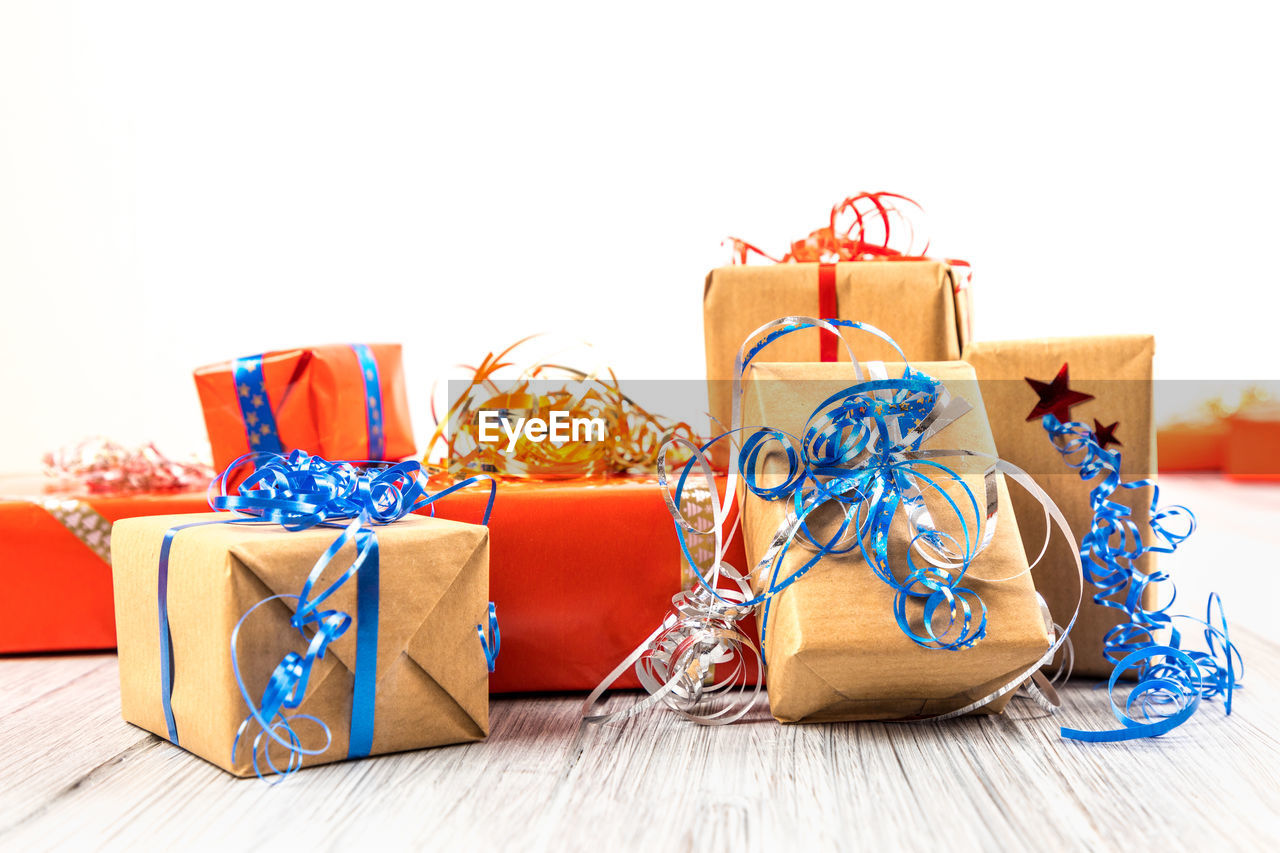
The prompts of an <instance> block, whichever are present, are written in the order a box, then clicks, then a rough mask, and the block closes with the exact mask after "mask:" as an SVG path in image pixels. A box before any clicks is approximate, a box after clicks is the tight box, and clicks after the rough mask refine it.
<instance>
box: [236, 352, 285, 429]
mask: <svg viewBox="0 0 1280 853" xmlns="http://www.w3.org/2000/svg"><path fill="white" fill-rule="evenodd" d="M231 375H232V377H233V378H234V379H235V384H236V399H237V400H239V401H240V420H241V422H242V423H244V432H245V438H246V440H247V441H248V442H249V451H250V452H251V453H252V452H258V451H261V452H263V453H284V446H283V445H282V444H281V443H280V435H279V432H278V431H277V430H276V416H275V414H274V413H273V412H272V411H271V400H270V398H268V397H267V386H266V383H265V382H264V381H263V378H262V356H261V355H250V356H246V357H244V358H237V359H236V360H235V361H233V362H232V363H231Z"/></svg>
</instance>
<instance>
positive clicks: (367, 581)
mask: <svg viewBox="0 0 1280 853" xmlns="http://www.w3.org/2000/svg"><path fill="white" fill-rule="evenodd" d="M357 466H360V467H357ZM249 469H251V472H250V473H249V474H248V476H247V477H245V479H244V481H243V482H242V483H241V484H240V485H239V487H238V488H237V489H236V490H235V492H234V493H232V494H228V492H227V487H228V484H229V483H230V482H233V481H234V480H235V478H236V476H238V475H239V474H240V473H241V472H243V471H245V470H249ZM484 482H487V483H488V486H489V500H488V503H487V504H486V506H485V511H484V518H483V521H482V523H484V524H487V523H488V521H489V514H490V512H491V511H492V509H493V502H494V496H495V494H496V488H497V484H496V483H495V482H494V481H493V480H492V478H489V477H486V476H483V475H480V476H475V477H470V478H468V479H466V480H462V481H460V482H458V483H455V484H453V485H451V486H450V487H448V488H447V489H443V490H441V491H439V492H436V493H435V494H429V493H428V492H427V491H426V486H425V477H424V475H423V474H422V468H421V465H420V464H419V463H417V462H400V463H396V464H387V463H380V462H367V463H353V462H329V461H328V460H325V459H322V458H320V457H318V456H310V455H308V454H307V453H305V452H303V451H301V450H295V451H293V452H292V453H290V454H289V455H288V456H287V457H285V456H281V455H279V454H275V453H250V454H246V455H244V456H242V457H240V458H239V459H237V460H236V461H235V462H233V463H232V464H231V466H230V467H228V468H227V470H226V471H224V472H223V473H222V474H221V475H219V476H218V477H217V478H215V479H214V481H213V482H212V483H211V484H210V487H209V492H210V500H209V503H210V506H212V507H213V508H214V509H215V510H227V511H231V512H235V513H238V514H240V515H241V516H242V517H241V518H234V519H227V520H225V521H222V520H219V521H205V522H195V523H193V524H183V525H178V526H176V527H173V528H171V529H170V530H168V531H167V532H166V533H165V537H164V541H163V544H162V546H161V551H160V566H159V573H158V585H157V593H158V598H159V606H160V658H161V661H160V664H161V702H162V704H163V706H164V714H165V722H166V724H167V726H168V731H169V739H170V740H171V741H172V742H173V743H175V744H177V743H178V731H177V725H176V722H175V720H174V716H173V708H172V694H173V675H174V672H173V638H172V634H171V632H170V625H169V613H168V601H167V599H168V576H169V553H170V550H171V547H172V544H173V539H174V537H175V535H176V534H177V533H178V532H179V531H180V530H184V529H186V528H188V527H195V526H200V525H206V524H237V523H240V524H244V523H249V524H253V523H272V524H279V525H280V526H281V527H283V528H285V529H286V530H290V531H300V530H306V529H309V528H312V527H332V528H335V529H341V531H342V532H341V533H340V534H339V535H338V537H337V538H336V539H335V540H334V541H333V543H332V544H330V545H329V547H328V548H327V549H325V552H324V553H323V554H322V555H321V556H320V559H319V560H317V561H316V564H315V566H314V567H313V568H312V570H311V572H310V574H309V575H308V576H307V580H306V582H305V583H304V584H303V587H302V590H301V591H300V592H299V593H298V594H297V595H273V596H270V597H268V598H264V599H263V600H262V601H259V602H258V603H257V604H255V605H254V606H253V607H251V608H249V610H248V611H246V612H245V613H244V615H243V616H241V617H240V620H239V622H237V623H236V626H235V628H234V630H233V631H232V633H231V661H232V669H233V672H234V675H235V678H236V683H237V685H238V686H239V688H240V693H241V695H242V696H243V697H244V700H245V703H246V704H247V705H248V706H249V715H248V716H247V717H246V718H245V720H244V722H243V723H241V725H240V728H239V730H238V731H237V732H236V737H235V741H234V742H233V743H232V747H231V749H232V755H233V756H234V755H235V753H236V750H237V748H238V746H239V743H240V740H241V738H242V737H243V736H245V735H246V734H247V732H248V730H249V728H250V726H251V725H252V724H254V723H256V724H257V728H258V731H257V734H256V735H255V737H254V739H253V767H254V771H255V772H256V773H257V774H258V776H259V777H262V776H263V770H262V767H261V766H260V764H259V754H260V753H261V754H262V755H263V756H265V759H266V762H267V765H268V766H269V767H270V769H271V770H272V771H273V772H275V773H278V774H280V779H277V780H276V781H277V782H278V781H280V780H281V779H283V778H284V777H285V776H287V775H288V774H289V773H292V772H293V771H295V770H297V769H298V768H299V767H301V766H302V759H303V756H306V755H319V754H321V753H323V752H325V751H326V750H327V749H328V748H329V745H330V743H331V742H332V734H331V732H330V731H329V728H328V726H326V725H325V723H324V722H323V721H321V720H319V719H316V718H315V717H313V716H310V715H307V714H287V713H286V711H287V710H292V709H294V708H297V707H298V706H299V705H301V704H302V700H303V698H304V696H305V695H306V690H307V682H308V680H309V678H310V675H311V670H312V667H313V666H314V664H315V662H316V661H317V660H319V659H321V658H323V657H324V655H325V652H326V651H327V650H328V648H329V646H330V645H331V644H332V643H333V642H334V641H335V640H337V639H338V638H339V637H341V636H342V635H343V634H345V633H346V632H347V630H348V629H349V628H350V627H351V625H352V622H353V621H354V623H355V625H356V665H355V673H354V687H353V690H352V701H351V728H350V739H349V747H348V752H347V754H348V757H350V758H360V757H363V756H366V755H368V754H369V752H370V751H371V749H372V746H373V729H374V699H375V693H376V679H377V652H378V568H379V559H378V537H377V533H376V530H375V528H376V527H378V526H381V525H385V524H391V523H393V522H395V521H398V520H400V519H401V518H404V517H405V516H406V515H408V514H409V513H411V512H414V511H416V510H418V509H421V508H423V507H429V506H431V505H432V504H434V502H435V501H437V500H440V499H441V498H443V497H446V496H448V495H450V494H452V493H453V492H456V491H458V490H459V489H463V488H467V487H469V486H472V485H477V484H480V483H484ZM433 512H434V508H433ZM348 543H354V544H355V548H356V556H355V559H354V560H353V561H352V563H351V565H350V566H348V567H347V569H346V570H345V571H344V572H343V573H342V574H341V575H340V576H339V577H338V579H337V580H335V581H334V582H333V583H331V584H330V585H329V586H328V587H326V588H324V589H322V590H317V589H316V585H317V582H318V581H319V579H320V577H321V576H322V575H323V574H324V571H325V569H326V568H327V567H328V566H329V564H330V562H331V561H332V560H333V559H334V557H335V556H336V555H337V554H338V552H339V551H340V550H341V549H342V548H343V547H344V546H345V545H347V544H348ZM353 576H354V577H355V578H356V617H355V619H354V620H353V619H352V616H351V615H350V614H348V613H345V612H343V611H340V610H336V609H324V608H323V607H322V605H323V604H324V602H325V600H326V599H328V598H329V597H330V596H331V595H333V593H334V592H336V591H337V590H338V589H339V588H340V587H341V586H342V585H343V584H345V583H346V582H347V581H348V580H350V579H351V578H352V577H353ZM277 599H293V600H296V601H297V607H296V609H295V611H294V614H293V616H292V618H291V620H290V624H291V625H292V626H293V627H294V628H295V629H296V630H297V631H298V632H299V634H301V635H302V637H303V639H304V640H306V641H307V649H306V651H305V652H303V653H301V654H299V653H297V652H289V653H288V654H286V655H285V656H284V658H283V660H281V661H280V663H279V664H278V665H277V666H276V667H275V669H274V670H273V671H272V673H271V676H270V678H269V679H268V681H267V686H266V689H265V690H264V691H263V693H262V696H261V698H260V699H258V700H257V701H255V700H254V698H253V696H252V695H251V694H250V692H249V689H248V687H247V686H246V685H245V683H244V679H243V677H242V676H241V673H240V666H239V660H238V656H237V653H236V643H237V639H238V637H239V633H240V628H241V626H242V625H244V623H245V620H247V619H248V618H249V617H250V616H251V615H252V614H253V613H254V612H255V611H257V610H258V608H260V607H262V606H263V605H264V604H266V603H267V602H269V601H275V600H277ZM308 631H311V632H312V633H311V634H310V636H308ZM476 631H477V633H478V634H479V637H480V643H481V648H482V650H483V652H484V656H485V661H486V664H487V665H488V668H489V671H490V672H492V671H493V668H494V663H495V660H496V658H497V655H498V648H499V644H500V642H501V640H500V637H499V633H498V622H497V613H496V611H495V609H494V606H493V604H492V603H490V604H489V611H488V632H489V638H490V639H489V640H488V641H486V639H485V626H481V625H477V626H476ZM301 720H307V721H310V722H312V723H315V724H316V725H317V726H319V728H320V729H321V731H322V732H323V735H324V745H323V746H321V747H319V748H315V749H310V748H307V747H304V746H302V741H301V738H300V737H299V736H298V734H297V732H296V731H295V730H294V727H293V726H294V724H295V723H297V722H298V721H301ZM264 737H265V738H267V739H269V741H272V742H274V743H276V744H277V745H279V746H281V747H283V748H284V749H285V750H286V752H287V754H288V756H289V759H288V763H287V764H286V765H285V767H283V768H281V767H278V766H277V765H276V763H275V761H274V760H273V759H272V757H271V754H270V750H269V749H267V748H266V747H268V746H269V743H267V742H266V741H264V740H263V738H264Z"/></svg>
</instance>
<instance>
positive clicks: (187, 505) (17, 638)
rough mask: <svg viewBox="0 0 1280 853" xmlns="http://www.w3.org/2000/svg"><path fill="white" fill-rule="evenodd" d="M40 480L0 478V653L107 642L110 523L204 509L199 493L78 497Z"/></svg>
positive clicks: (110, 634)
mask: <svg viewBox="0 0 1280 853" xmlns="http://www.w3.org/2000/svg"><path fill="white" fill-rule="evenodd" d="M43 486H44V482H43V481H42V480H40V479H37V478H32V477H26V478H21V477H6V478H0V495H5V496H6V497H0V587H2V588H3V589H4V596H3V598H2V599H0V602H2V603H0V653H3V654H13V653H27V652H53V651H70V650H80V649H110V648H114V647H115V645H116V622H115V611H114V607H113V604H112V598H111V566H110V563H109V562H108V560H109V559H110V542H111V523H112V522H114V521H116V520H117V519H121V518H129V517H131V516H138V515H169V514H173V513H186V512H207V511H208V509H209V503H208V500H207V498H206V496H205V493H204V492H203V491H199V492H173V493H165V494H122V495H110V496H101V495H93V496H88V497H86V496H84V495H80V494H76V493H74V492H66V491H63V492H45V491H42V489H43ZM9 495H23V496H29V497H7V496H9Z"/></svg>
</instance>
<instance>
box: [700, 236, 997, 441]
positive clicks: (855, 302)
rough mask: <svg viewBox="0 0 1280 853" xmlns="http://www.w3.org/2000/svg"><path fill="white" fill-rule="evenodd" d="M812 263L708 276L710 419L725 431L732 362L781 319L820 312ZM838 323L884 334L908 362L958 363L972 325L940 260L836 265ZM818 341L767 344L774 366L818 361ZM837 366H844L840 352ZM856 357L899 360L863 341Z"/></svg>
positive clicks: (799, 337)
mask: <svg viewBox="0 0 1280 853" xmlns="http://www.w3.org/2000/svg"><path fill="white" fill-rule="evenodd" d="M820 266H823V265H822V264H814V263H785V264H774V265H771V266H766V265H759V266H757V265H745V264H744V265H734V266H727V267H721V268H719V269H715V270H712V271H711V272H710V273H709V274H708V275H707V284H706V290H705V291H704V293H703V298H702V316H703V326H704V329H705V337H706V351H707V379H708V380H710V389H709V396H710V403H711V414H712V415H713V416H714V417H715V418H716V419H717V420H718V421H719V422H720V423H721V424H722V425H723V428H724V429H728V428H729V406H730V381H731V380H732V379H733V370H734V359H735V358H736V357H737V355H738V350H739V348H740V347H741V346H742V342H743V341H744V340H746V339H747V336H748V335H750V334H751V333H752V332H754V331H755V330H756V329H758V328H760V327H761V326H763V325H764V324H765V323H768V322H770V321H771V320H775V319H777V318H778V317H782V316H792V315H799V316H804V317H821V318H822V319H833V318H831V317H825V316H823V315H822V314H821V313H820V304H819V284H818V276H819V267H820ZM834 266H835V293H836V308H837V315H838V318H839V319H842V320H860V321H862V322H864V323H868V324H870V325H872V326H875V327H876V328H878V329H880V330H881V331H883V332H885V333H887V334H888V335H889V336H890V337H892V338H893V339H894V340H896V341H897V342H898V345H899V346H901V347H902V350H903V353H904V354H905V356H906V358H907V360H908V361H912V362H915V361H949V360H954V359H958V358H959V357H960V352H961V350H962V349H963V347H964V345H965V343H966V342H967V341H968V339H969V329H970V328H971V325H972V308H971V305H970V290H969V288H968V287H967V286H964V285H963V282H964V281H965V276H964V275H963V274H962V273H961V272H960V271H957V270H953V269H952V267H951V266H950V265H949V264H947V263H946V262H945V261H939V260H911V261H851V262H844V263H838V264H835V265H834ZM819 341H820V334H819V333H818V332H816V331H815V332H807V333H804V334H796V335H788V336H787V337H785V338H783V339H781V340H779V341H778V342H776V343H774V344H771V345H770V349H769V352H770V358H771V359H772V360H774V361H779V362H803V361H819V360H820V344H819ZM838 353H839V354H838V356H837V360H839V361H847V360H848V356H847V355H846V354H845V352H844V348H843V347H839V348H838ZM858 354H859V357H860V358H862V357H865V358H868V359H879V360H882V361H889V360H891V361H897V360H898V359H899V356H898V355H897V353H895V352H894V351H893V349H892V348H891V347H890V346H889V345H888V344H885V343H882V342H881V341H879V340H875V339H872V338H870V337H866V338H865V339H864V340H859V341H858Z"/></svg>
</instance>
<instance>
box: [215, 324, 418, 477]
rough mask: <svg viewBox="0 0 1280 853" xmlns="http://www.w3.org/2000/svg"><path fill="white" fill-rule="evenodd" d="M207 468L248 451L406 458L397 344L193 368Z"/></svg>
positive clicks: (409, 443) (409, 433) (408, 435)
mask: <svg viewBox="0 0 1280 853" xmlns="http://www.w3.org/2000/svg"><path fill="white" fill-rule="evenodd" d="M195 381H196V390H197V391H198V392H199V394H200V406H201V408H202V409H203V410H204V420H205V426H206V427H207V429H208V431H209V444H210V445H211V446H212V448H213V464H214V467H215V468H217V469H218V470H223V469H225V468H226V467H227V466H228V465H230V464H231V463H232V462H233V461H235V459H236V458H237V457H239V456H242V455H243V454H245V453H249V452H251V451H270V452H273V453H280V454H286V453H288V452H289V451H291V450H305V451H306V452H308V453H311V454H315V455H318V456H322V457H324V458H325V459H373V460H392V461H394V460H399V459H404V458H406V457H408V456H412V455H413V453H414V446H413V428H412V426H411V424H410V419H409V402H408V395H407V394H406V393H405V381H404V370H403V367H402V364H401V355H400V345H399V344H329V345H325V346H316V347H306V348H302V349H292V350H280V351H276V352H267V353H262V354H261V355H254V356H247V357H244V358H238V359H235V360H233V361H228V362H222V363H220V364H213V365H209V366H207V367H201V368H199V369H198V370H196V372H195Z"/></svg>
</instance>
